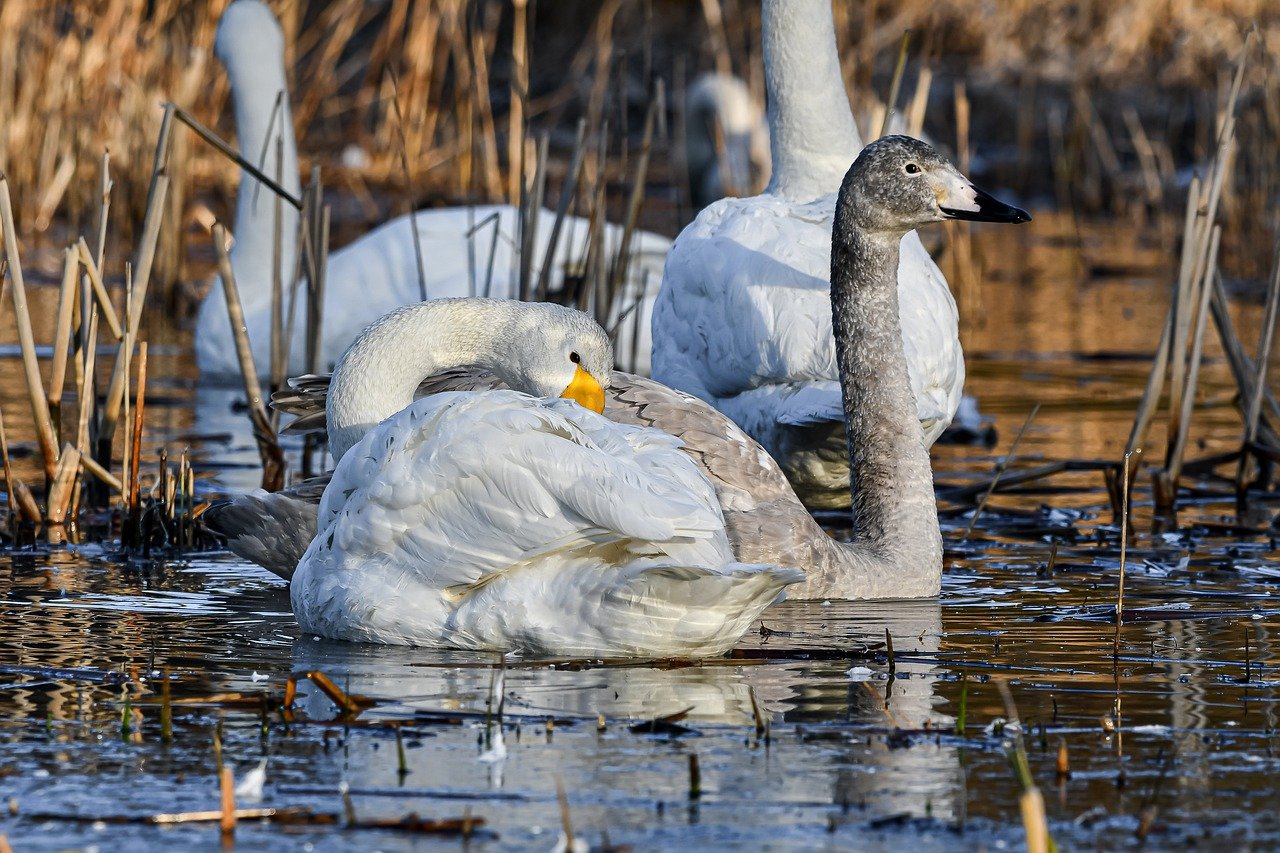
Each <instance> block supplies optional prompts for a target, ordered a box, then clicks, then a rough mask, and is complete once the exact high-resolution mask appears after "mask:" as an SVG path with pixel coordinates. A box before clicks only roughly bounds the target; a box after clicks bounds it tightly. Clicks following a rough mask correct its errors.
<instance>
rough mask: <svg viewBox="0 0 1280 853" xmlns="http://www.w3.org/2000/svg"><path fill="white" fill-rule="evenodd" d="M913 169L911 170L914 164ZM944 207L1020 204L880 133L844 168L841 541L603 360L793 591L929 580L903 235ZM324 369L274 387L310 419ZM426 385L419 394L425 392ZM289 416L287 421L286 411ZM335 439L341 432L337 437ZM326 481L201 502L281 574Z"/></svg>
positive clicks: (936, 559)
mask: <svg viewBox="0 0 1280 853" xmlns="http://www.w3.org/2000/svg"><path fill="white" fill-rule="evenodd" d="M913 169H914V170H915V171H912V170H913ZM942 219H966V220H975V221H989V222H1025V221H1028V220H1029V219H1030V217H1029V216H1028V215H1027V214H1026V213H1025V212H1024V211H1021V210H1019V209H1017V208H1014V207H1010V206H1008V205H1005V204H1002V203H1000V202H998V201H996V200H995V199H993V198H992V197H991V196H989V195H987V194H986V193H984V192H982V191H980V190H977V189H976V188H974V187H973V186H972V184H970V183H969V181H968V180H967V179H965V178H964V177H963V176H962V175H961V174H960V173H959V172H958V171H957V170H956V169H955V167H954V166H952V165H951V164H950V163H949V162H947V161H946V160H945V159H944V158H942V157H941V156H940V155H938V154H937V153H936V152H935V151H933V149H932V148H930V147H929V146H927V145H925V144H924V143H922V142H920V141H918V140H914V139H910V138H908V137H899V136H893V137H886V138H884V139H882V140H880V141H877V142H875V143H872V144H871V145H869V146H867V148H865V149H864V150H863V151H862V153H861V154H860V155H859V156H858V159H857V160H856V161H855V162H854V164H853V166H852V167H851V169H850V171H849V176H848V177H847V178H846V180H845V182H844V184H843V186H842V188H841V191H840V200H839V203H838V205H837V217H836V220H835V223H834V224H835V228H834V230H833V236H832V241H833V245H834V247H835V249H834V252H833V255H832V265H831V282H832V287H831V296H830V299H831V302H832V306H833V317H834V320H835V322H834V323H833V326H834V333H835V336H836V340H837V344H838V347H839V351H840V353H841V356H840V362H839V365H840V375H841V388H842V394H843V397H842V407H843V409H844V410H845V411H846V412H847V413H848V415H849V418H848V435H847V444H846V459H847V460H848V464H849V466H850V471H851V473H852V480H853V484H852V486H853V489H852V491H853V495H854V504H853V506H854V530H855V536H854V539H853V541H852V542H848V543H844V542H837V541H835V540H833V539H832V538H831V537H830V536H828V535H827V534H826V532H825V531H823V529H822V528H821V527H820V526H819V525H818V523H817V522H816V521H814V519H813V517H812V516H811V515H810V514H809V513H808V511H806V509H805V507H804V505H803V504H802V503H801V502H800V499H799V498H798V497H797V495H796V493H795V491H794V490H793V488H792V487H791V485H790V484H789V483H788V481H787V478H786V476H785V475H784V473H783V471H782V469H781V468H780V467H779V465H778V464H777V463H776V462H775V461H774V460H773V458H772V457H770V456H769V454H768V453H766V452H765V450H764V449H763V448H762V447H761V446H760V445H759V444H758V443H757V442H756V441H755V440H753V439H752V438H751V437H750V436H749V435H747V434H746V432H744V431H743V430H742V429H741V428H739V427H738V426H736V425H735V424H734V423H733V422H732V421H731V420H729V419H728V418H727V417H726V416H725V415H724V414H723V413H721V412H719V411H718V410H716V409H714V408H713V407H711V406H710V405H709V404H707V403H706V402H704V401H702V400H699V399H697V398H695V397H692V396H691V395H688V394H685V393H683V392H680V391H676V390H673V389H671V388H668V387H666V386H664V385H662V384H661V383H659V382H657V381H655V380H653V379H646V378H642V377H636V376H628V375H627V374H624V373H621V372H619V371H614V372H613V374H612V377H611V381H610V382H609V383H608V387H607V388H606V389H605V396H604V401H603V402H604V415H605V417H607V418H609V419H610V420H612V421H615V422H617V423H621V424H628V425H634V426H644V427H653V428H656V429H658V430H661V431H662V432H664V433H667V434H669V435H672V436H674V437H675V438H677V439H679V441H680V442H682V444H683V446H682V448H681V449H682V450H683V452H684V454H685V455H686V456H687V457H689V458H690V459H692V460H693V461H694V462H695V463H696V465H697V467H698V468H699V469H700V470H701V472H702V473H703V475H705V477H706V478H707V479H708V480H709V481H710V483H711V484H712V486H713V487H714V489H715V494H716V499H717V500H718V502H719V505H720V510H721V512H722V513H723V517H724V524H725V529H726V532H727V534H728V539H729V542H730V544H731V546H732V548H733V553H734V556H735V557H736V558H737V559H738V560H739V561H741V562H744V563H771V564H778V565H794V566H801V567H803V568H804V569H805V574H806V578H805V580H804V582H803V583H801V584H797V585H796V586H795V587H793V588H791V589H790V590H788V592H787V597H788V598H789V599H796V598H919V597H929V596H935V595H937V593H938V589H939V585H940V582H941V574H942V540H941V535H940V533H939V530H938V520H937V508H936V505H935V502H934V495H933V477H932V472H931V470H930V467H929V454H928V450H927V448H926V447H925V443H924V441H923V440H922V439H923V435H922V428H921V427H920V425H919V421H918V418H916V417H915V413H916V411H917V408H916V404H915V397H914V391H913V389H912V387H911V383H910V372H909V369H908V363H907V360H906V356H905V351H904V349H903V346H902V334H901V333H902V326H901V321H900V319H899V302H898V299H899V294H898V289H897V287H896V272H897V270H898V269H899V267H898V261H899V254H900V247H899V241H900V238H901V237H902V235H903V234H904V233H905V232H906V231H907V230H908V229H909V228H914V227H917V226H918V225H921V224H924V223H926V222H934V221H939V220H942ZM494 373H495V371H485V370H483V369H471V368H465V369H459V370H454V371H448V372H444V373H440V374H437V375H435V376H433V377H431V378H430V379H428V380H427V381H426V382H425V383H422V384H421V385H419V387H418V389H417V390H416V392H415V393H417V394H424V393H425V394H428V395H432V394H436V393H438V392H443V391H449V390H465V391H474V390H479V389H491V388H495V387H500V386H501V384H502V379H501V377H500V376H495V375H494ZM329 382H330V380H329V379H328V378H326V377H304V378H303V379H302V380H298V381H296V382H295V391H294V392H292V393H291V394H287V395H281V396H280V397H279V398H278V403H279V406H280V407H281V408H283V409H284V410H285V411H287V412H290V413H293V414H297V415H299V418H298V420H297V421H295V422H294V425H296V426H297V427H298V428H299V429H300V430H308V429H316V428H322V427H323V426H324V424H325V419H326V411H327V410H328V409H329V408H330V407H331V405H332V404H331V403H330V402H329V401H328V399H327V397H328V395H327V393H326V392H327V389H328V385H329ZM424 399H430V396H428V397H426V398H424ZM291 426H293V425H291ZM341 449H342V448H341V447H339V448H338V450H339V451H340V450H341ZM320 488H322V483H321V484H318V483H314V482H308V483H304V484H301V485H299V486H296V487H294V488H292V489H290V490H286V491H284V492H278V493H274V494H268V493H266V492H262V491H260V490H259V491H257V492H255V493H252V494H248V495H244V496H241V497H239V498H236V499H235V500H233V501H230V502H228V503H224V504H222V505H219V506H216V507H213V508H210V509H209V510H208V511H207V512H206V513H205V514H204V516H203V518H204V520H205V522H206V524H208V525H209V526H210V527H211V528H212V529H214V530H215V532H219V533H221V534H222V535H224V536H225V537H226V538H227V540H228V547H229V548H230V549H231V550H232V551H234V552H235V553H237V554H239V555H240V556H242V557H245V558H246V559H249V560H252V561H253V562H256V563H258V564H259V565H263V566H265V567H267V568H269V569H270V570H271V571H273V572H275V573H276V574H279V575H280V576H281V577H284V578H286V579H288V578H289V576H290V572H292V570H293V566H295V565H296V564H297V562H298V559H299V557H300V556H301V555H302V553H303V551H304V550H305V549H306V548H307V546H308V544H309V543H310V542H311V539H312V537H313V536H314V533H315V531H316V529H317V528H316V509H315V501H316V498H317V494H318V492H319V490H320Z"/></svg>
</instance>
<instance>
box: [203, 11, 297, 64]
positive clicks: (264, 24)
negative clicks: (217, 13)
mask: <svg viewBox="0 0 1280 853" xmlns="http://www.w3.org/2000/svg"><path fill="white" fill-rule="evenodd" d="M213 52H214V55H216V56H217V57H218V59H219V60H221V62H222V64H223V65H225V66H227V67H228V68H229V67H231V65H232V63H234V62H235V61H236V59H237V57H257V58H258V61H261V59H262V58H263V57H268V56H275V57H283V56H284V30H283V29H281V28H280V22H279V21H277V20H276V16H275V15H273V14H272V13H271V9H270V8H268V7H267V4H266V3H263V2H262V0H235V2H234V3H232V4H231V5H230V6H228V7H227V9H226V11H225V12H223V13H222V17H221V18H220V19H219V20H218V32H217V34H216V35H215V36H214V39H213Z"/></svg>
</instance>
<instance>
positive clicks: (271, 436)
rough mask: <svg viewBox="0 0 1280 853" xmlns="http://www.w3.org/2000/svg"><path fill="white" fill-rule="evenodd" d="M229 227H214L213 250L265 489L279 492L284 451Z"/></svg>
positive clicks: (217, 225)
mask: <svg viewBox="0 0 1280 853" xmlns="http://www.w3.org/2000/svg"><path fill="white" fill-rule="evenodd" d="M226 240H227V229H226V228H224V227H223V226H222V223H220V222H219V223H215V224H214V226H213V244H214V251H216V252H217V255H218V272H219V274H220V275H221V276H222V292H223V294H224V295H225V296H226V300H227V314H228V315H229V317H230V318H231V333H232V336H233V337H234V339H235V344H236V357H237V358H238V359H239V361H240V375H241V378H242V379H243V380H244V393H245V397H246V398H247V399H248V405H249V420H250V421H251V422H252V423H253V436H254V438H255V439H256V440H257V442H258V455H259V456H260V457H261V458H262V488H264V489H266V490H267V491H269V492H275V491H279V490H280V488H281V487H282V486H283V485H284V453H283V451H281V449H280V444H279V442H278V441H277V440H276V435H275V431H274V430H272V429H271V419H270V417H269V416H268V415H267V410H266V406H265V405H264V404H263V402H262V386H261V385H260V384H259V382H258V372H257V368H256V367H255V366H254V363H253V349H252V348H251V347H250V345H249V332H248V330H247V329H246V328H245V322H244V309H243V308H242V307H241V304H240V290H239V288H237V287H236V278H235V272H234V271H233V270H232V269H231V256H230V255H229V254H228V253H227V243H226Z"/></svg>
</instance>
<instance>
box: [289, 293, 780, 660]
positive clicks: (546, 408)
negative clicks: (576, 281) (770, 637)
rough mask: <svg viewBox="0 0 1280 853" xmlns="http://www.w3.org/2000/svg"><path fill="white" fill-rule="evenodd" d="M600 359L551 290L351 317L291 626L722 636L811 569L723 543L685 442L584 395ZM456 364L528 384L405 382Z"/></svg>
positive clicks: (482, 635) (520, 638) (596, 384)
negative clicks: (324, 482)
mask: <svg viewBox="0 0 1280 853" xmlns="http://www.w3.org/2000/svg"><path fill="white" fill-rule="evenodd" d="M612 360H613V356H612V352H611V348H610V344H609V341H608V338H607V336H606V335H605V333H604V330H603V329H601V328H600V327H599V326H597V325H596V324H595V323H594V322H592V321H591V320H589V319H588V318H587V317H586V316H585V315H583V314H580V313H579V312H576V311H572V310H570V309H567V308H563V307H561V306H557V305H547V304H535V303H520V302H514V301H504V300H485V299H446V300H433V301H429V302H424V303H420V304H418V305H413V306H406V307H402V308H399V309H397V310H395V311H393V312H391V313H390V314H388V315H387V316H385V317H383V318H382V319H380V320H379V321H377V322H376V323H374V324H373V325H371V326H370V327H368V328H367V329H365V330H364V331H363V332H361V334H360V335H359V336H357V338H356V339H355V341H354V342H353V343H352V344H351V346H350V347H349V348H348V350H347V351H346V352H345V353H344V354H343V356H342V358H341V359H340V361H339V364H338V368H337V370H336V371H335V373H334V376H333V377H332V380H331V384H330V392H329V394H328V396H327V400H326V409H325V420H326V422H327V425H328V432H329V442H330V447H331V449H332V450H333V452H334V455H335V456H337V457H338V459H339V461H338V465H337V468H336V469H335V470H334V472H333V476H332V479H331V480H330V482H329V484H328V486H327V487H326V488H325V489H324V492H323V497H322V498H321V500H320V507H319V514H318V516H317V524H316V525H315V530H316V536H315V538H314V539H313V540H312V542H311V543H310V545H309V546H308V548H307V550H306V552H305V553H304V554H303V556H302V558H301V561H300V562H299V563H298V565H297V569H296V571H295V572H294V573H293V577H292V584H291V588H290V598H291V601H292V604H293V610H294V614H295V616H296V617H297V619H298V623H299V625H301V627H302V628H303V630H305V631H309V632H312V633H316V634H320V635H322V636H326V637H330V638H334V639H343V640H362V641H373V642H383V643H398V644H406V645H432V646H449V647H454V648H464V649H485V650H498V651H508V650H513V649H517V650H521V651H525V652H529V653H534V654H559V655H584V656H585V655H589V656H634V655H679V656H700V655H713V654H720V653H722V652H724V651H726V650H727V649H728V648H730V647H731V646H732V645H733V643H734V642H736V641H737V639H738V638H739V637H740V636H741V635H742V633H743V632H744V631H746V629H747V628H748V627H749V626H750V624H751V622H752V621H753V620H754V619H755V618H756V617H757V616H758V615H759V613H760V612H761V611H762V610H763V609H764V608H765V607H767V606H768V605H769V604H770V603H772V602H773V601H774V600H775V599H776V598H777V597H778V594H779V593H780V592H781V591H782V590H783V589H784V588H785V587H786V586H788V585H790V584H794V583H797V582H799V581H800V580H802V579H803V577H804V575H803V573H802V572H801V571H799V570H798V569H791V568H781V567H778V566H769V565H745V564H741V563H738V562H736V561H735V560H734V558H733V554H732V550H731V549H730V546H729V542H728V537H727V534H726V532H725V525H724V518H723V516H722V515H721V512H720V509H719V505H718V503H717V501H716V496H715V490H714V488H713V487H712V485H711V484H710V482H709V481H708V480H707V478H706V477H705V476H704V475H703V474H702V473H701V472H700V471H699V470H698V468H697V466H696V465H695V464H694V463H693V462H692V461H691V460H690V459H689V457H688V456H686V455H685V454H683V453H681V452H680V449H679V441H678V440H677V439H675V438H673V437H671V436H669V435H665V434H663V433H660V432H658V431H656V430H651V429H644V428H638V427H628V426H622V425H619V424H616V423H613V422H612V421H609V420H608V419H606V418H604V417H602V416H600V415H599V414H598V413H597V412H598V411H599V410H600V409H603V408H604V389H603V384H604V383H605V382H607V381H608V377H609V376H610V369H611V367H612ZM468 364H475V365H479V366H481V367H484V368H487V369H489V370H491V371H493V372H494V373H496V374H498V375H499V377H500V378H501V379H502V380H503V381H504V382H506V383H507V384H509V385H513V386H516V387H519V388H524V389H527V390H528V391H529V392H531V393H529V394H526V393H522V392H518V391H489V392H450V393H446V394H437V395H433V396H431V397H428V398H425V399H422V400H418V401H416V402H415V401H414V400H413V394H414V392H415V390H416V388H417V386H418V384H419V383H420V381H421V380H422V379H423V378H424V377H426V376H428V375H432V374H434V373H438V372H439V371H441V370H446V369H451V368H454V367H458V366H460V365H468ZM601 378H603V380H602V379H601ZM565 395H567V396H571V397H573V398H574V399H573V400H558V399H556V397H557V396H565ZM575 401H576V402H575ZM579 403H583V404H584V405H585V406H589V407H590V409H589V408H585V407H584V405H579ZM591 409H595V410H596V411H592V410H591Z"/></svg>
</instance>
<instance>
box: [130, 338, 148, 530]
mask: <svg viewBox="0 0 1280 853" xmlns="http://www.w3.org/2000/svg"><path fill="white" fill-rule="evenodd" d="M146 402H147V342H146V341H143V342H142V343H141V344H139V345H138V387H137V389H136V390H135V391H134V401H133V435H132V436H131V438H132V439H133V440H132V441H131V442H130V447H129V451H128V453H129V458H128V465H129V470H128V482H129V494H128V499H127V501H128V507H127V508H128V510H129V511H130V512H131V513H133V514H136V513H137V511H138V504H139V500H138V498H139V495H138V462H139V459H140V458H141V457H142V423H143V411H144V410H145V408H146ZM134 521H135V522H136V521H137V519H136V518H135V519H134Z"/></svg>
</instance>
